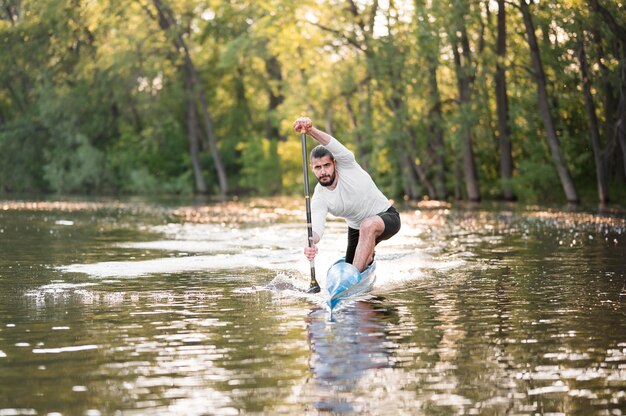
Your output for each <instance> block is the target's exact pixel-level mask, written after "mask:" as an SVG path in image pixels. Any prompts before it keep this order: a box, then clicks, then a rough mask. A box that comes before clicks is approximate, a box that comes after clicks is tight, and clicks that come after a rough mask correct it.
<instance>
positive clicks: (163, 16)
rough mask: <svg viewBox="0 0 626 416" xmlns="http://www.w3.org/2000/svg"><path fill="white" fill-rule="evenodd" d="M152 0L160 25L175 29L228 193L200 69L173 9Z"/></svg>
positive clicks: (175, 41)
mask: <svg viewBox="0 0 626 416" xmlns="http://www.w3.org/2000/svg"><path fill="white" fill-rule="evenodd" d="M152 1H153V4H154V7H155V8H156V9H157V13H158V22H159V26H160V27H161V29H163V31H165V32H170V31H174V33H173V34H171V39H172V43H173V44H174V46H175V47H176V49H177V50H178V51H180V52H181V53H182V54H183V58H184V65H185V70H186V71H188V72H189V77H190V80H191V83H192V85H191V88H192V91H193V93H194V95H196V96H197V97H198V100H199V101H200V104H201V106H202V112H201V114H202V121H203V124H204V128H205V132H206V135H207V137H208V138H209V149H210V151H211V156H212V158H213V164H214V166H215V171H216V173H217V178H218V182H219V188H220V194H221V195H222V196H223V195H226V193H228V180H227V179H226V170H225V169H224V164H223V163H222V158H221V155H220V152H219V149H218V147H217V137H216V136H215V133H214V131H213V121H212V117H211V113H210V112H209V106H208V102H207V99H206V94H205V93H204V91H203V90H202V84H201V82H200V77H199V76H198V71H197V70H196V67H195V65H194V63H193V60H192V59H191V55H190V53H189V48H188V47H187V43H186V42H185V40H184V39H183V37H182V36H181V34H180V33H179V31H178V30H176V25H177V24H176V19H175V18H174V16H173V14H172V11H171V10H170V9H169V7H167V6H166V5H164V4H163V3H162V2H161V0H152ZM168 34H169V33H168Z"/></svg>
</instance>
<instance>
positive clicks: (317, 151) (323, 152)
mask: <svg viewBox="0 0 626 416" xmlns="http://www.w3.org/2000/svg"><path fill="white" fill-rule="evenodd" d="M324 156H330V158H331V160H335V156H333V154H332V153H331V152H330V150H328V149H327V148H325V147H324V146H322V145H321V144H320V145H319V146H315V147H314V148H313V150H311V159H321V158H323V157H324Z"/></svg>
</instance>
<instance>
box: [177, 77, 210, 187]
mask: <svg viewBox="0 0 626 416" xmlns="http://www.w3.org/2000/svg"><path fill="white" fill-rule="evenodd" d="M183 72H184V74H185V91H186V93H187V94H186V95H187V97H186V100H187V139H188V140H189V155H190V157H191V164H192V167H193V177H194V179H195V183H196V192H198V193H199V194H205V193H206V192H207V187H206V182H205V181H204V176H203V175H202V164H201V163H200V145H199V137H198V115H197V113H196V111H197V110H196V96H195V94H194V91H193V83H192V81H191V77H190V74H189V73H188V71H186V70H184V71H183Z"/></svg>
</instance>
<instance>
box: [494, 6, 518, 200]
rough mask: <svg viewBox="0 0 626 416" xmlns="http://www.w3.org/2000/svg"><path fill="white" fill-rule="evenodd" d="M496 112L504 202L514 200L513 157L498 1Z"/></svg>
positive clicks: (501, 8)
mask: <svg viewBox="0 0 626 416" xmlns="http://www.w3.org/2000/svg"><path fill="white" fill-rule="evenodd" d="M496 55H497V59H496V74H495V83H496V110H497V114H498V134H499V136H500V137H499V140H498V144H499V148H500V177H501V179H502V196H503V198H504V200H506V201H513V200H515V199H516V197H515V194H514V193H513V188H512V186H511V179H512V178H513V157H512V145H511V126H510V123H509V98H508V94H507V92H506V69H505V65H504V60H505V58H506V11H505V0H498V39H497V46H496Z"/></svg>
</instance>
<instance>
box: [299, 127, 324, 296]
mask: <svg viewBox="0 0 626 416" xmlns="http://www.w3.org/2000/svg"><path fill="white" fill-rule="evenodd" d="M301 138H302V172H303V173H304V199H305V200H306V225H307V232H308V236H309V247H313V223H312V222H311V197H310V196H309V166H308V165H309V163H308V161H307V154H306V133H302V137H301ZM310 264H311V285H310V286H309V290H307V292H308V293H318V292H319V291H320V285H319V284H318V283H317V280H316V279H315V260H311V261H310Z"/></svg>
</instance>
